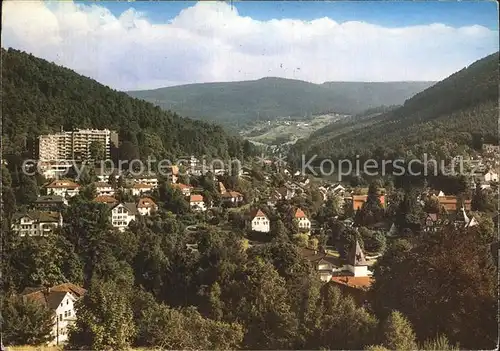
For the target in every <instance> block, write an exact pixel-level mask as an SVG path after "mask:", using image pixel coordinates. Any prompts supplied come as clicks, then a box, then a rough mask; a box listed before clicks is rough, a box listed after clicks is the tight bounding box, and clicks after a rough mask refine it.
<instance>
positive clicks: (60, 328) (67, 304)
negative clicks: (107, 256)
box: [19, 283, 87, 345]
mask: <svg viewBox="0 0 500 351" xmlns="http://www.w3.org/2000/svg"><path fill="white" fill-rule="evenodd" d="M86 292H87V291H86V290H85V289H83V288H82V287H79V286H77V285H75V284H72V283H64V284H59V285H56V286H53V287H50V288H49V287H37V288H26V289H25V290H24V291H23V292H22V293H21V294H20V295H19V298H21V299H26V300H29V301H32V302H35V303H39V304H41V305H43V306H45V307H47V308H49V309H50V310H52V311H53V313H54V325H53V327H52V337H53V339H52V341H51V342H50V344H51V345H60V344H63V343H65V342H66V341H67V340H68V336H69V329H70V327H71V326H72V325H73V324H74V323H75V321H76V317H77V313H78V311H77V309H76V308H75V302H76V301H78V300H79V299H80V298H82V297H83V295H84V294H85V293H86Z"/></svg>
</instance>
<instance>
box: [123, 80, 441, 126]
mask: <svg viewBox="0 0 500 351" xmlns="http://www.w3.org/2000/svg"><path fill="white" fill-rule="evenodd" d="M432 84H433V83H432V82H387V83H385V82H381V83H367V82H328V83H324V84H314V83H309V82H304V81H301V80H294V79H284V78H274V77H267V78H262V79H259V80H253V81H243V82H226V83H203V84H188V85H182V86H175V87H168V88H160V89H154V90H143V91H131V92H128V93H129V94H130V95H131V96H134V97H138V98H142V99H145V100H146V101H150V102H153V103H155V104H158V106H161V107H162V108H164V109H171V110H173V111H176V112H179V113H181V114H183V115H185V116H189V117H193V118H200V119H205V120H213V121H217V122H218V123H221V124H223V125H225V126H228V127H232V128H237V127H240V128H241V127H242V126H244V125H246V124H247V123H252V122H254V121H259V120H260V121H262V120H264V121H267V120H274V119H275V118H276V117H286V116H291V117H302V118H303V117H304V116H310V115H314V114H321V113H327V112H336V113H343V114H344V113H345V114H355V113H360V112H362V111H363V110H366V109H369V108H373V107H377V106H380V105H394V104H402V103H403V102H404V101H405V100H406V99H408V98H410V97H411V96H413V95H415V94H416V93H418V92H420V91H422V90H423V89H425V88H427V87H429V86H430V85H432Z"/></svg>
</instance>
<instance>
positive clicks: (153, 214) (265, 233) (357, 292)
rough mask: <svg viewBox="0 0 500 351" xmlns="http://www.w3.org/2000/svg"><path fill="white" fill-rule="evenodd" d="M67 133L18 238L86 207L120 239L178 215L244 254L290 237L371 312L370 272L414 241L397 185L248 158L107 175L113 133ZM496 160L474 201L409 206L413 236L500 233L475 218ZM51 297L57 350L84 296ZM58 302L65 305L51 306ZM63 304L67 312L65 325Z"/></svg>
mask: <svg viewBox="0 0 500 351" xmlns="http://www.w3.org/2000/svg"><path fill="white" fill-rule="evenodd" d="M65 134H68V132H61V133H59V134H58V135H60V137H59V139H62V138H64V135H65ZM70 134H71V135H72V140H79V143H74V142H71V143H70V144H69V146H68V145H65V144H64V143H61V142H57V140H58V139H57V136H56V135H51V136H41V137H40V141H39V151H38V152H39V156H40V157H39V163H38V169H39V172H40V173H39V174H38V175H37V177H39V178H41V179H45V181H44V182H43V185H42V186H41V187H40V189H39V191H38V189H37V192H36V193H37V194H38V195H37V197H36V199H34V201H33V203H31V204H30V205H29V206H26V208H25V211H23V212H18V213H15V214H14V215H13V219H12V224H11V225H12V230H13V231H14V232H15V233H17V234H18V235H19V236H21V237H24V236H33V237H39V236H47V235H50V234H51V233H52V232H53V231H54V230H57V228H62V227H63V226H64V225H65V218H64V213H65V211H66V209H67V208H68V207H71V206H72V205H73V204H74V203H75V202H76V201H81V200H78V199H81V198H86V199H91V201H93V202H95V203H100V204H103V205H104V206H106V207H107V209H108V213H109V222H110V223H111V225H112V227H113V228H114V229H115V230H117V231H119V232H124V231H126V230H129V228H130V227H133V226H135V225H137V223H138V222H141V221H143V220H144V218H149V219H148V220H151V221H155V219H159V218H162V217H165V216H174V217H177V218H178V219H179V220H180V221H181V222H182V223H184V225H185V230H186V231H187V232H189V233H190V234H195V233H198V234H200V233H201V234H202V235H203V232H206V231H209V230H211V228H218V229H220V230H223V231H225V232H227V235H238V236H240V237H241V240H242V243H243V244H242V245H244V247H250V246H255V245H265V244H266V243H270V242H272V241H276V240H285V239H284V237H287V236H289V238H291V239H292V240H293V242H294V243H295V244H296V245H297V246H298V248H299V252H300V253H301V255H302V258H303V259H304V260H306V261H308V262H309V263H310V264H311V265H312V266H313V267H315V269H316V270H317V275H318V279H320V280H322V281H324V282H332V283H334V284H336V285H338V286H339V287H340V288H341V289H342V290H343V291H346V292H348V293H349V294H351V295H352V296H353V298H355V300H356V301H357V302H358V303H360V304H361V305H365V304H369V301H370V297H369V288H370V286H371V285H372V283H373V278H372V268H371V267H372V266H373V265H374V264H375V263H376V262H377V258H378V257H379V256H380V255H382V254H383V252H384V250H385V248H386V246H387V245H388V243H389V242H390V241H391V240H392V241H393V240H395V239H397V238H401V237H409V236H411V230H410V229H408V228H412V227H411V226H406V227H405V229H404V230H400V227H399V223H398V221H399V220H400V219H398V212H399V211H400V207H401V203H402V202H401V197H403V198H404V199H403V202H404V201H407V200H408V198H407V197H406V196H405V194H402V193H400V192H397V191H396V190H395V189H394V186H393V184H391V182H386V183H385V184H384V183H381V182H380V181H378V182H377V181H374V182H371V183H370V184H367V183H366V182H364V184H355V183H354V184H353V181H352V180H351V181H344V182H329V181H325V180H322V179H321V178H315V177H310V176H308V175H306V174H301V172H300V171H294V170H292V169H290V168H289V167H287V165H286V163H285V162H284V161H283V160H281V159H277V160H274V159H273V158H268V159H262V158H260V159H253V160H252V159H251V160H249V161H248V162H247V163H246V164H245V165H243V166H242V167H240V168H237V169H235V168H234V167H233V169H227V170H226V169H224V168H223V167H221V166H218V167H209V168H208V169H207V167H206V166H205V165H203V166H202V162H201V160H200V159H199V158H197V157H196V156H188V157H183V158H182V161H181V162H180V164H178V165H172V166H169V167H167V168H166V169H162V170H161V173H162V175H159V173H160V172H155V170H153V169H149V170H147V171H145V172H144V173H140V172H139V173H137V172H134V171H133V169H130V170H126V171H118V170H116V169H101V168H99V162H97V161H98V160H96V159H95V155H94V154H95V151H94V150H95V149H96V147H95V144H96V143H102V146H103V153H102V155H101V156H100V157H109V156H110V150H111V148H112V145H113V142H112V139H111V138H110V135H111V134H112V132H110V131H109V130H76V131H73V132H71V133H70ZM48 139H49V140H53V142H52V143H49V142H47V140H48ZM115 142H116V141H115ZM61 145H63V146H61ZM82 145H83V146H82ZM498 151H499V150H498V146H495V145H490V144H485V145H484V146H483V151H482V152H480V154H478V155H476V157H475V158H476V161H474V162H473V163H472V166H474V167H475V168H477V169H479V170H480V171H479V172H475V173H474V176H471V177H469V178H464V179H463V184H460V185H458V186H467V187H468V188H469V189H462V190H468V191H469V192H470V193H471V194H472V197H471V198H465V197H463V196H462V197H460V196H457V195H453V194H448V193H445V192H443V190H441V189H432V188H430V187H424V188H422V190H421V192H420V193H419V194H417V195H416V197H414V199H413V200H412V201H414V202H415V203H414V204H410V205H409V206H412V207H414V209H413V211H415V215H416V216H417V219H416V220H414V223H412V225H413V228H415V231H418V232H420V231H421V232H424V233H425V232H435V231H437V230H438V228H440V226H444V225H446V224H449V223H453V224H454V225H455V226H457V227H462V228H468V227H473V226H485V227H487V226H488V225H491V224H493V223H492V222H494V225H495V226H496V225H497V224H498V215H496V216H495V217H493V218H488V217H485V216H484V214H481V213H480V212H475V211H477V208H474V207H475V204H474V201H475V200H474V197H477V196H480V197H484V196H492V195H493V194H495V192H496V191H497V189H498V172H497V171H496V170H497V169H498V164H499V163H498V161H499V160H498V154H499V152H498ZM75 154H77V155H78V161H79V165H80V168H79V172H80V174H79V175H77V173H78V172H75V170H74V169H72V167H70V166H69V165H71V164H73V165H74V163H70V162H67V163H66V165H67V166H66V167H62V168H61V164H64V163H61V162H58V161H57V160H60V158H61V157H64V156H66V155H72V156H74V155H75ZM50 157H53V158H54V159H52V160H51V159H50ZM186 160H187V162H186ZM477 160H479V161H477ZM469 163H470V162H469ZM82 165H84V166H83V167H82ZM73 168H74V166H73ZM156 171H158V170H156ZM71 174H73V176H71ZM358 178H359V177H358ZM358 178H357V179H356V181H357V182H358V183H359V179H358ZM487 194H490V195H487ZM476 201H477V199H476ZM408 210H410V209H406V211H408ZM492 229H493V228H491V229H490V230H492ZM408 231H409V232H408ZM192 237H193V240H194V241H193V242H191V243H189V244H186V250H189V251H190V252H193V254H195V253H196V252H197V245H198V243H197V242H196V241H195V239H194V238H196V236H195V235H193V236H192ZM49 290H50V292H49V293H48V294H49V295H48V298H47V299H46V301H47V304H48V306H49V307H50V308H52V310H54V313H55V314H56V315H57V316H59V317H57V318H59V319H58V320H59V321H60V322H61V323H59V324H58V325H57V326H55V327H54V328H56V329H57V330H56V331H55V332H54V335H57V340H56V338H55V339H54V343H59V342H63V341H64V340H65V338H66V337H67V332H68V325H69V324H68V323H70V322H71V321H72V320H74V319H75V315H76V310H75V309H74V308H73V302H74V301H75V300H76V299H77V298H78V297H79V296H81V295H82V294H83V293H84V289H83V288H82V287H78V286H76V285H75V284H72V283H65V284H63V285H57V286H54V287H51V288H50V289H49ZM75 292H76V293H75ZM40 294H41V292H40V291H38V292H37V291H33V290H32V289H29V290H28V291H26V292H24V293H23V295H26V296H27V297H30V298H31V297H32V298H34V299H39V298H40V296H39V295H40ZM54 299H55V300H57V301H56V302H58V303H55V304H54V303H52V302H51V301H55V300H54ZM65 300H68V302H67V303H66V305H65V306H68V311H64V317H63V312H61V306H63V305H64V303H63V302H64V301H65ZM59 302H60V304H61V306H59Z"/></svg>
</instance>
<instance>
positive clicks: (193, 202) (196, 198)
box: [189, 194, 207, 212]
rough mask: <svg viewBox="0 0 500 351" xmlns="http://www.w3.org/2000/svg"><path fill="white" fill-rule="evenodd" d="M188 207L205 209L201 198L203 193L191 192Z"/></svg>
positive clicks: (195, 209)
mask: <svg viewBox="0 0 500 351" xmlns="http://www.w3.org/2000/svg"><path fill="white" fill-rule="evenodd" d="M189 207H190V208H191V210H193V211H202V212H204V211H206V210H207V208H206V206H205V201H204V199H203V195H200V194H192V195H191V196H190V197H189Z"/></svg>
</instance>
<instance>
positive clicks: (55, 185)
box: [45, 179, 80, 198]
mask: <svg viewBox="0 0 500 351" xmlns="http://www.w3.org/2000/svg"><path fill="white" fill-rule="evenodd" d="M45 189H46V190H47V195H59V196H62V197H64V198H67V197H73V196H76V195H78V193H79V192H80V185H79V184H77V183H75V182H73V181H72V180H67V179H60V180H54V181H53V182H51V183H49V184H47V185H45Z"/></svg>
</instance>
